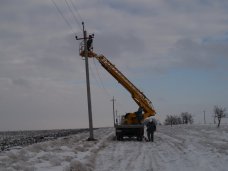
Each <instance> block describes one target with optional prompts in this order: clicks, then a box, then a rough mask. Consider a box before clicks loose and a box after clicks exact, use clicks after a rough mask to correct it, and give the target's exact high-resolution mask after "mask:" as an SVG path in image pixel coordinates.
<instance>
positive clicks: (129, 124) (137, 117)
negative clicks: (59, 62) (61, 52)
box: [80, 45, 156, 141]
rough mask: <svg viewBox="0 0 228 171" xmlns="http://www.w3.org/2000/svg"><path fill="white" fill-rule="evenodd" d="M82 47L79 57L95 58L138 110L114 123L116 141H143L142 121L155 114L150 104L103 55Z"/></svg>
mask: <svg viewBox="0 0 228 171" xmlns="http://www.w3.org/2000/svg"><path fill="white" fill-rule="evenodd" d="M84 49H85V48H84V47H83V45H82V46H81V47H80V56H82V57H85V56H87V57H88V58H96V59H97V60H98V61H99V62H100V64H101V65H102V66H103V67H104V69H105V70H107V71H108V72H109V73H110V74H111V75H112V76H113V77H114V78H115V79H116V80H117V81H118V82H119V83H120V84H121V85H122V86H123V87H124V88H125V89H126V90H127V91H128V92H129V93H130V94H131V96H132V98H133V100H134V101H135V102H136V103H137V104H138V106H139V108H138V110H137V111H136V112H132V113H127V114H125V115H123V117H122V119H121V122H120V123H115V125H114V126H115V132H116V139H117V140H120V141H121V140H123V139H124V137H129V138H131V137H136V138H137V140H138V141H142V140H143V136H144V124H143V123H144V120H145V119H146V118H148V117H150V116H154V115H155V114H156V112H155V109H154V107H153V105H152V102H151V101H150V100H149V99H148V98H147V97H146V96H145V95H144V94H143V92H141V91H140V90H139V89H138V88H137V87H136V86H135V85H134V84H133V83H131V82H130V81H129V80H128V79H127V77H125V76H124V75H123V74H122V73H121V72H120V71H119V70H118V69H117V68H116V67H115V65H113V64H112V63H111V62H110V61H109V60H108V59H107V58H106V57H105V56H104V55H97V54H96V53H94V52H93V51H85V50H84Z"/></svg>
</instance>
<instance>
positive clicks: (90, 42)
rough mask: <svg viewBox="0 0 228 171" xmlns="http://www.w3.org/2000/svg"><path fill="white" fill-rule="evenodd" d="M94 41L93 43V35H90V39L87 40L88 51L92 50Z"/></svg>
mask: <svg viewBox="0 0 228 171" xmlns="http://www.w3.org/2000/svg"><path fill="white" fill-rule="evenodd" d="M92 43H93V36H92V35H89V39H88V40H87V49H88V51H91V49H92Z"/></svg>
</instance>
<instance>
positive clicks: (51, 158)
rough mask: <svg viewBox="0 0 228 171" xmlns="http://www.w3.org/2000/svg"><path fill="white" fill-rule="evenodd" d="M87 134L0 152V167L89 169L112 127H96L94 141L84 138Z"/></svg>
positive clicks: (12, 170) (27, 170) (10, 169)
mask: <svg viewBox="0 0 228 171" xmlns="http://www.w3.org/2000/svg"><path fill="white" fill-rule="evenodd" d="M88 137H89V134H88V132H84V133H80V134H76V135H71V136H68V137H64V138H59V139H57V140H53V141H47V142H41V143H37V144H33V145H30V146H27V147H25V148H23V149H12V150H10V151H6V152H2V153H0V171H18V170H21V171H34V170H36V171H63V170H64V171H92V170H93V168H94V163H95V157H96V154H97V152H98V151H99V150H100V149H102V148H104V147H105V146H106V141H107V140H108V139H109V138H111V137H113V128H102V129H97V130H95V131H94V137H95V138H97V140H96V141H87V140H86V139H87V138H88Z"/></svg>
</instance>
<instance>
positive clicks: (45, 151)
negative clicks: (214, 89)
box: [0, 125, 228, 171]
mask: <svg viewBox="0 0 228 171" xmlns="http://www.w3.org/2000/svg"><path fill="white" fill-rule="evenodd" d="M88 136H89V134H88V132H83V133H80V134H76V135H71V136H68V137H65V138H64V137H63V138H59V139H57V140H53V141H47V142H41V143H37V144H33V145H30V146H27V147H24V148H22V149H11V150H10V151H5V152H1V153H0V171H16V170H17V171H18V170H23V171H34V170H35V171H215V170H216V171H227V168H228V125H222V126H221V128H219V129H217V128H216V127H215V126H214V125H201V126H200V125H188V126H184V125H179V126H173V127H170V126H158V128H157V132H156V133H155V142H153V143H152V142H144V141H143V142H138V141H135V140H131V141H121V142H120V141H115V140H114V139H113V137H114V129H113V128H100V129H97V130H95V131H94V136H95V138H97V141H86V139H87V138H88Z"/></svg>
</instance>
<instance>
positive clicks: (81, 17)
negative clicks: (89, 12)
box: [70, 0, 83, 22]
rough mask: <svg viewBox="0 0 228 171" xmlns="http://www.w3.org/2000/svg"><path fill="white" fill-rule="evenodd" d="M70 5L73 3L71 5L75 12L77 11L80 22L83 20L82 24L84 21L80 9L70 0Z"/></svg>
mask: <svg viewBox="0 0 228 171" xmlns="http://www.w3.org/2000/svg"><path fill="white" fill-rule="evenodd" d="M70 3H71V5H72V6H73V8H74V10H75V11H76V13H77V14H78V16H79V18H80V20H81V22H82V21H83V19H82V16H81V15H80V13H79V11H78V9H77V8H76V6H75V5H74V3H73V1H72V0H70Z"/></svg>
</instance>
